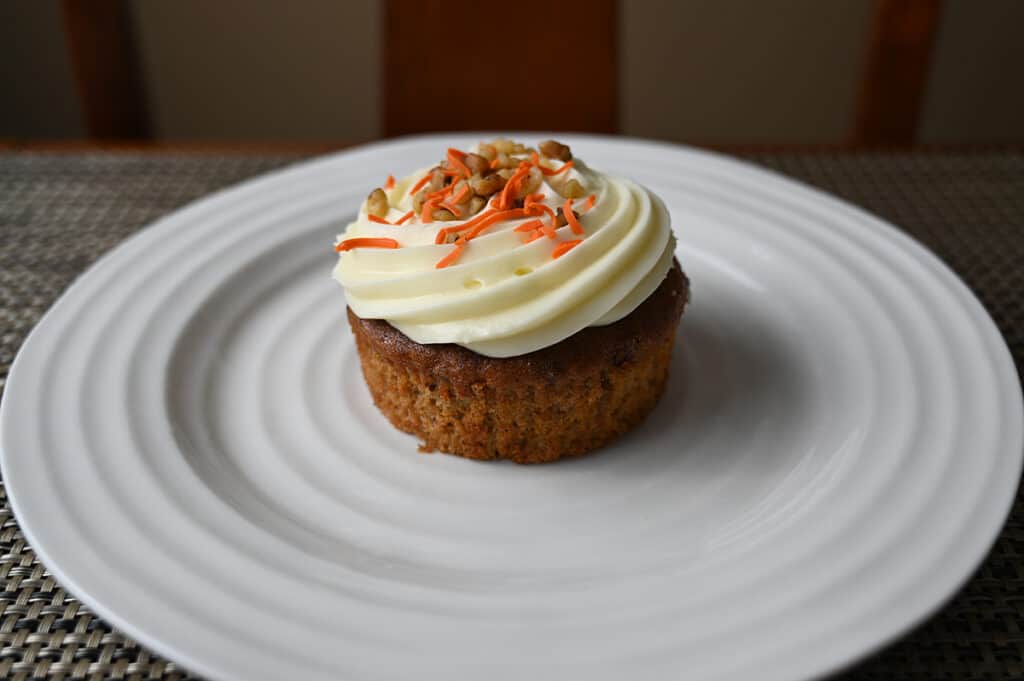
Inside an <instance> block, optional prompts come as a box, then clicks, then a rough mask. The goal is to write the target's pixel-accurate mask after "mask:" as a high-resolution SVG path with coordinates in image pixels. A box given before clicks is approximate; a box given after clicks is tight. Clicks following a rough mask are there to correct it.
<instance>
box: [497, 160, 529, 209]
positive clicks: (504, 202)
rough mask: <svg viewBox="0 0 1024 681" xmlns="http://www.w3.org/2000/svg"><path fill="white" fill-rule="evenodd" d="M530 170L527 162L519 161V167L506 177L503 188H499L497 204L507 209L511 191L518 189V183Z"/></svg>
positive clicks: (520, 182)
mask: <svg viewBox="0 0 1024 681" xmlns="http://www.w3.org/2000/svg"><path fill="white" fill-rule="evenodd" d="M529 172H530V164H529V163H520V164H519V167H518V168H517V169H516V172H515V173H514V174H513V175H512V177H510V178H508V182H506V183H505V188H504V189H502V190H501V198H500V199H499V203H498V205H499V206H501V207H502V208H505V209H508V206H509V201H510V198H511V196H512V193H513V192H518V191H519V185H520V184H522V182H523V179H525V178H526V176H527V175H528V174H529Z"/></svg>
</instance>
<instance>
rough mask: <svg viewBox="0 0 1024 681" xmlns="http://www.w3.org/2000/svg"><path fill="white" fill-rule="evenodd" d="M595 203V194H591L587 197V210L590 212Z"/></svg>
mask: <svg viewBox="0 0 1024 681" xmlns="http://www.w3.org/2000/svg"><path fill="white" fill-rule="evenodd" d="M595 203H597V194H591V195H590V196H588V197H587V210H590V209H591V208H593V207H594V204H595Z"/></svg>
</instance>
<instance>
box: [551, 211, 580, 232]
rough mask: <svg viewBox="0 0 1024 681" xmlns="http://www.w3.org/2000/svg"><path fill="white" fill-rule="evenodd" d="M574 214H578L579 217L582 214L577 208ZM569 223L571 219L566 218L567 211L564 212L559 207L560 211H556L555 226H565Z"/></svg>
mask: <svg viewBox="0 0 1024 681" xmlns="http://www.w3.org/2000/svg"><path fill="white" fill-rule="evenodd" d="M572 214H573V215H574V216H576V218H577V219H578V218H579V217H580V214H579V213H577V212H576V211H575V210H574V211H573V212H572ZM567 224H569V221H568V220H566V219H565V213H563V212H562V209H561V207H559V209H558V211H556V212H555V227H565V226H566V225H567Z"/></svg>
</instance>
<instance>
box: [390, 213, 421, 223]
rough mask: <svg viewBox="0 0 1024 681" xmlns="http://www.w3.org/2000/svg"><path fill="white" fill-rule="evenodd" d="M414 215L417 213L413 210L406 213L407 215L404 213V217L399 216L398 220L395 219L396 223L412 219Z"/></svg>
mask: <svg viewBox="0 0 1024 681" xmlns="http://www.w3.org/2000/svg"><path fill="white" fill-rule="evenodd" d="M413 215H416V211H414V210H411V211H409V212H408V213H406V214H405V215H403V216H402V217H400V218H398V220H396V221H395V224H396V225H400V224H402V223H403V222H406V221H408V220H410V219H411V218H412V216H413Z"/></svg>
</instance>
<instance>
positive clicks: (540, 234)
mask: <svg viewBox="0 0 1024 681" xmlns="http://www.w3.org/2000/svg"><path fill="white" fill-rule="evenodd" d="M543 236H544V232H542V231H541V230H539V229H538V230H537V231H535V232H533V233H532V234H529V235H527V238H526V239H524V240H523V243H524V244H529V243H533V242H534V241H536V240H537V239H540V238H541V237H543Z"/></svg>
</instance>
